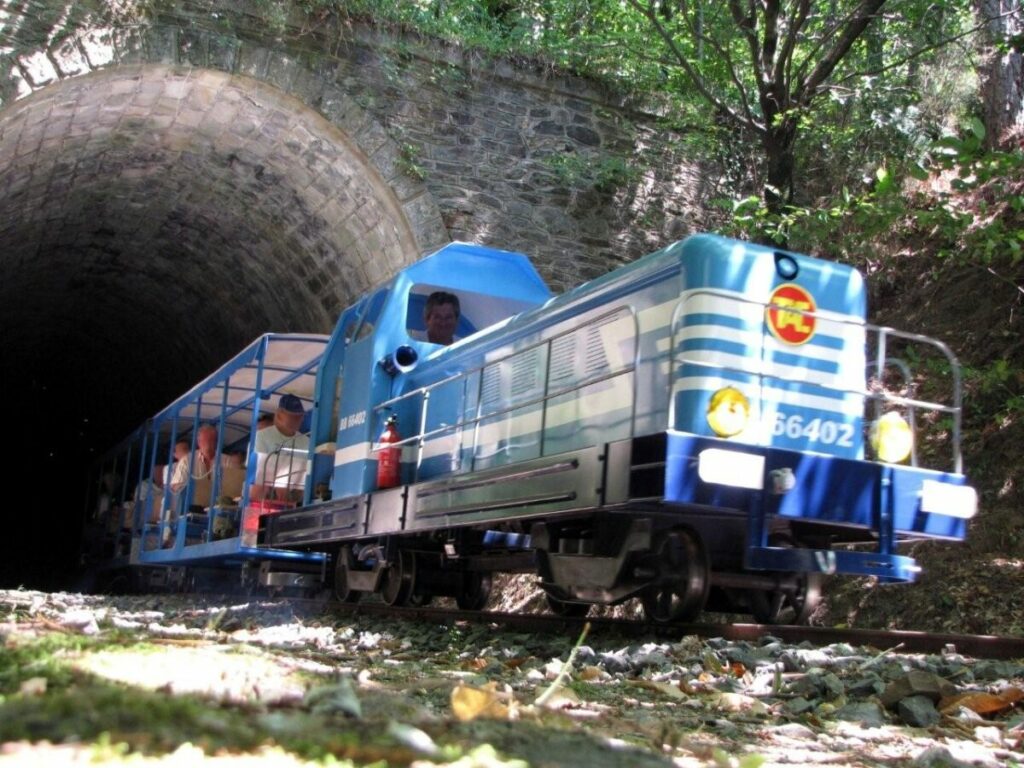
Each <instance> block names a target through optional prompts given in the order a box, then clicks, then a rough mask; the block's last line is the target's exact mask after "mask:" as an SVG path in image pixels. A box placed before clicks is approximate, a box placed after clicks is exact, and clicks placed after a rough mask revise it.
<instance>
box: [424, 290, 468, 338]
mask: <svg viewBox="0 0 1024 768" xmlns="http://www.w3.org/2000/svg"><path fill="white" fill-rule="evenodd" d="M460 312H461V310H460V307H459V297H458V296H456V295H455V294H454V293H448V292H447V291H434V292H433V293H432V294H430V295H429V296H428V297H427V304H426V306H425V307H424V308H423V323H424V324H425V325H426V327H427V341H429V342H430V343H431V344H444V345H445V346H447V345H449V344H451V343H452V342H453V341H455V327H456V326H457V325H458V323H459V314H460Z"/></svg>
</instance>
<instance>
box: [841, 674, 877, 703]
mask: <svg viewBox="0 0 1024 768" xmlns="http://www.w3.org/2000/svg"><path fill="white" fill-rule="evenodd" d="M884 690H885V682H884V681H883V680H882V678H880V677H879V676H878V675H876V674H874V673H873V672H872V673H869V674H868V675H867V677H862V678H861V679H860V680H855V681H853V682H852V683H850V684H849V685H848V686H846V692H847V693H848V694H850V695H851V696H856V697H860V698H866V697H868V696H877V695H878V694H880V693H881V692H882V691H884Z"/></svg>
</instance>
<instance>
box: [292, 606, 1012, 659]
mask: <svg viewBox="0 0 1024 768" xmlns="http://www.w3.org/2000/svg"><path fill="white" fill-rule="evenodd" d="M292 602H298V603H307V604H310V605H316V606H318V607H320V608H322V609H327V610H330V611H332V612H338V613H346V614H352V615H365V616H381V617H387V618H393V619H401V620H407V621H421V622H422V621H427V622H438V623H447V624H456V623H473V624H480V623H483V624H489V625H493V626H495V627H497V628H505V629H509V630H513V631H520V632H550V633H564V634H567V635H573V636H575V635H578V634H579V633H580V632H581V631H582V629H583V625H584V624H586V623H587V622H589V623H590V626H591V636H594V635H595V634H597V633H601V634H610V635H619V636H622V637H628V638H642V637H658V638H665V637H684V636H688V635H689V636H697V637H707V638H710V637H722V638H725V639H726V640H733V641H739V640H745V641H748V642H757V641H758V640H760V639H761V638H764V637H775V638H778V639H779V640H782V641H784V642H787V643H802V642H808V643H811V644H812V645H816V646H823V645H830V644H832V643H847V644H849V645H852V646H869V647H873V648H877V649H878V650H879V651H887V650H899V651H900V652H902V653H925V654H939V653H959V654H963V655H965V656H973V657H975V658H983V659H1024V638H1021V637H999V636H995V635H962V634H952V633H934V632H916V631H908V630H878V629H840V628H834V627H812V626H788V625H767V624H681V623H680V624H676V623H668V624H652V623H650V622H647V621H637V620H629V619H615V618H576V617H564V616H555V615H552V614H543V613H500V612H488V611H462V610H458V609H455V608H441V607H432V606H427V607H391V606H388V605H385V604H383V603H374V602H369V601H368V602H360V603H354V604H348V603H338V602H326V601H323V600H294V599H293V600H292Z"/></svg>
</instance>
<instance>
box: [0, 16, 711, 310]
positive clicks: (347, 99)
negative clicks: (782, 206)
mask: <svg viewBox="0 0 1024 768" xmlns="http://www.w3.org/2000/svg"><path fill="white" fill-rule="evenodd" d="M252 7H253V4H252V3H226V2H140V3H132V2H127V1H125V0H109V2H108V3H100V2H95V1H93V2H84V3H82V2H79V3H74V4H72V3H54V2H38V0H27V1H26V2H17V3H15V2H4V3H0V14H2V15H0V24H2V25H3V28H2V30H0V80H2V83H0V99H2V101H3V106H4V107H6V106H8V105H9V104H11V103H12V102H14V101H16V100H17V99H19V98H23V97H24V96H26V95H28V94H29V93H32V92H33V91H37V90H40V89H44V88H46V87H47V86H48V85H50V84H52V83H54V82H56V81H58V80H61V79H65V78H71V77H77V76H80V75H83V74H86V73H88V72H90V71H94V70H97V69H107V68H111V67H118V66H123V65H128V64H131V65H138V64H143V63H158V64H163V65H167V64H171V65H179V66H186V67H193V68H198V69H213V70H219V71H222V72H229V73H234V74H239V75H245V76H248V77H251V78H254V79H256V80H258V81H262V82H265V83H268V84H270V85H273V86H276V87H278V88H280V89H281V90H282V91H284V92H285V93H286V94H289V95H290V96H292V97H294V98H296V99H298V100H300V101H301V102H303V103H305V104H307V105H309V106H311V107H312V108H313V109H315V110H317V111H318V112H319V113H320V114H321V115H323V116H324V117H325V118H326V119H327V120H328V121H330V122H331V123H333V124H334V125H335V126H337V127H338V128H339V129H341V130H342V131H344V132H345V133H346V134H348V135H349V136H350V137H352V139H353V141H354V142H355V144H356V145H357V146H358V147H359V148H360V150H361V151H362V152H364V153H365V154H366V156H367V157H368V158H369V159H370V161H371V162H372V163H373V164H374V165H375V166H376V168H377V169H378V170H379V171H380V174H381V176H382V177H383V178H384V179H385V180H386V181H387V182H388V183H389V184H390V185H391V186H392V188H393V189H395V190H396V195H397V197H398V199H399V200H400V201H401V203H402V206H403V209H404V215H405V216H407V217H408V218H409V221H410V226H411V228H412V229H413V230H414V232H415V233H416V237H417V241H418V244H419V249H420V251H421V252H423V251H427V250H431V249H433V248H435V247H437V246H438V245H439V244H440V243H441V242H443V240H444V239H445V238H450V239H460V240H468V241H474V242H479V243H484V244H488V245H492V246H494V247H501V248H508V249H511V250H521V251H523V252H525V253H527V254H529V255H530V256H531V257H532V258H533V259H534V261H535V263H536V264H537V265H538V267H539V268H540V269H541V271H542V273H543V274H544V275H545V277H546V278H547V279H548V280H549V281H550V282H551V283H552V287H553V288H555V289H556V290H558V289H564V288H566V287H569V286H571V285H574V284H576V283H578V282H581V281H583V280H586V279H589V278H592V277H594V276H596V275H599V274H602V273H604V272H606V271H608V270H609V269H610V268H613V267H614V266H615V265H617V264H619V263H623V262H626V261H629V260H632V259H634V258H636V257H638V256H640V255H642V254H644V253H647V252H649V251H651V250H654V249H655V248H657V247H660V246H662V245H665V244H666V243H668V242H670V241H672V240H674V239H678V238H679V237H681V236H683V235H685V234H686V233H687V232H690V231H693V230H697V229H700V228H701V226H702V223H703V222H705V221H706V220H707V218H708V214H707V211H706V209H705V208H704V203H703V201H704V200H705V199H706V198H707V197H708V195H709V192H708V191H707V190H706V189H705V188H704V187H705V184H706V183H707V182H706V181H705V180H704V179H705V175H706V174H705V173H704V172H702V170H701V169H700V168H697V167H695V166H694V165H693V164H692V163H690V162H688V161H687V159H686V158H685V157H683V156H682V154H681V152H680V150H679V149H678V148H677V144H678V140H679V139H680V138H681V137H678V136H675V135H672V134H671V133H670V132H667V131H665V130H663V129H662V128H660V127H659V125H658V122H657V120H656V119H655V118H654V117H653V116H651V115H649V114H646V113H644V112H642V111H639V110H637V109H635V108H633V107H632V106H631V104H630V103H629V102H628V101H627V100H626V99H623V98H622V97H619V96H616V95H614V94H611V93H609V92H607V91H606V90H604V89H603V88H601V87H599V86H597V85H595V84H593V83H591V82H588V81H586V80H583V79H581V78H577V77H572V76H567V75H563V74H551V73H550V72H547V71H544V70H543V69H542V68H540V67H539V66H538V65H537V64H535V63H528V62H527V63H513V62H508V61H491V60H486V59H484V58H483V57H481V56H479V55H477V54H474V53H472V52H469V51H466V50H463V49H461V48H459V47H457V46H453V45H450V44H446V43H443V42H439V41H436V40H425V39H422V38H420V37H417V36H415V35H413V34H410V33H407V32H401V31H396V30H382V29H372V28H367V27H357V28H350V27H348V26H345V25H342V24H339V23H337V22H336V21H332V20H330V19H326V20H318V21H311V20H309V19H306V18H302V17H295V18H293V19H290V20H289V22H288V23H287V24H285V25H284V26H283V27H281V28H277V29H268V28H267V25H266V20H265V18H264V17H263V16H261V15H260V14H256V13H254V12H253V11H252ZM0 114H2V112H0Z"/></svg>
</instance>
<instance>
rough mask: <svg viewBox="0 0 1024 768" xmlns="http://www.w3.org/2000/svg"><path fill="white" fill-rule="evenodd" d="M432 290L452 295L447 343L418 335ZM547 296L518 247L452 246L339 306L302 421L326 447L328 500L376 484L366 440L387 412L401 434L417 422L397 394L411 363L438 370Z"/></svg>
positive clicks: (405, 387)
mask: <svg viewBox="0 0 1024 768" xmlns="http://www.w3.org/2000/svg"><path fill="white" fill-rule="evenodd" d="M435 291H445V292H448V293H452V294H454V295H455V296H456V297H458V299H459V302H460V306H461V312H460V316H459V318H458V325H457V327H456V340H455V342H454V344H453V345H451V346H441V345H439V344H433V343H431V342H429V341H427V340H426V337H425V335H424V332H425V328H424V306H425V304H426V301H427V298H428V297H429V296H430V294H432V293H434V292H435ZM551 295H552V294H551V291H550V290H549V289H548V288H547V286H546V285H545V284H544V281H543V280H542V279H541V277H540V275H538V274H537V272H536V270H535V269H534V268H533V266H532V265H531V264H530V262H529V260H528V259H527V258H526V257H525V256H523V255H522V254H518V253H511V252H508V251H499V250H495V249H492V248H485V247H482V246H475V245H468V244H465V243H453V244H451V245H448V246H446V247H445V248H442V249H441V250H440V251H438V252H437V253H434V254H432V255H431V256H428V257H427V258H425V259H423V260H421V261H419V262H416V263H415V264H413V265H411V266H409V267H406V268H405V269H403V270H402V271H401V272H399V273H398V274H397V275H396V276H395V277H394V278H393V279H392V280H391V281H390V282H389V283H387V284H386V285H384V286H382V287H381V288H378V289H377V290H376V291H375V292H373V293H371V294H369V295H368V296H365V297H363V298H361V299H360V300H359V301H357V302H356V303H355V304H354V305H353V306H352V307H350V308H349V309H347V310H346V311H345V312H344V313H343V314H342V316H341V319H340V320H339V322H338V324H337V326H336V328H335V331H334V333H333V335H332V337H331V341H330V343H329V344H328V348H327V350H326V352H325V355H324V362H323V365H322V367H321V369H320V372H319V375H318V379H317V396H316V402H317V408H316V409H315V413H314V421H313V425H312V430H313V433H312V437H314V438H315V439H314V443H315V444H323V443H326V442H328V441H333V442H334V445H335V452H334V463H333V469H332V472H331V478H330V492H331V496H332V498H335V499H337V498H341V497H347V496H353V495H358V494H365V493H368V492H370V491H373V490H375V489H376V488H377V483H376V478H377V464H378V456H377V453H376V452H375V450H374V442H375V441H376V440H377V438H378V437H379V435H380V434H381V433H382V431H383V430H384V427H385V422H386V421H387V419H388V417H390V416H392V415H395V416H397V421H398V429H399V431H402V432H405V433H409V432H412V431H415V430H416V429H417V428H418V427H419V419H418V414H417V413H416V412H415V409H414V407H412V406H411V405H410V403H409V401H408V400H397V399H399V398H400V397H401V395H403V394H404V393H405V392H406V391H407V390H408V388H409V386H410V375H409V374H410V373H411V372H412V370H413V369H414V368H415V367H416V366H417V365H418V364H420V363H422V362H424V361H426V360H431V361H432V362H431V364H432V366H434V367H435V368H436V367H438V366H440V367H441V368H442V369H443V367H444V362H443V358H444V357H445V356H446V355H448V354H450V352H451V351H453V350H455V349H457V348H458V347H459V346H461V345H462V344H464V343H466V342H468V341H469V340H470V339H472V338H473V337H475V336H476V335H479V334H480V333H482V332H486V331H487V330H488V329H490V330H491V331H493V329H494V328H495V327H496V326H499V325H500V324H501V322H502V321H504V320H506V319H507V318H509V317H512V316H514V315H517V314H520V313H523V312H525V311H527V310H529V309H532V308H535V307H538V306H540V305H542V304H544V303H545V302H546V301H548V300H549V299H550V298H551ZM342 382H344V383H343V384H342ZM388 403H392V405H390V406H388V405H385V404H388ZM382 406H383V407H382ZM406 445H408V443H406ZM307 500H308V499H307Z"/></svg>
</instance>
